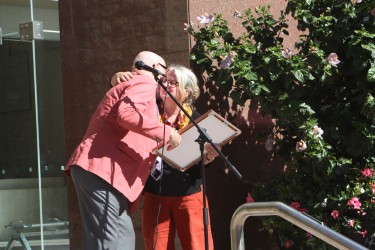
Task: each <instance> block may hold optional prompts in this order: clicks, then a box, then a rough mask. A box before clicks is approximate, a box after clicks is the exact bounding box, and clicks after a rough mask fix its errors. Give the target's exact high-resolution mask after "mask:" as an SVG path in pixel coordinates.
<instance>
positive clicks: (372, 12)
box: [371, 8, 375, 16]
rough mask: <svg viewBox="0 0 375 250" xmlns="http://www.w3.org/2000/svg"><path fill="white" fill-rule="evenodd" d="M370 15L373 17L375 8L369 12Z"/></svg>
mask: <svg viewBox="0 0 375 250" xmlns="http://www.w3.org/2000/svg"><path fill="white" fill-rule="evenodd" d="M371 15H373V16H375V8H373V9H372V10H371Z"/></svg>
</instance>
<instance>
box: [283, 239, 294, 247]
mask: <svg viewBox="0 0 375 250" xmlns="http://www.w3.org/2000/svg"><path fill="white" fill-rule="evenodd" d="M292 246H293V241H291V240H287V241H285V247H286V248H291V247H292Z"/></svg>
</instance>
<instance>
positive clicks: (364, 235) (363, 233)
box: [358, 230, 367, 238]
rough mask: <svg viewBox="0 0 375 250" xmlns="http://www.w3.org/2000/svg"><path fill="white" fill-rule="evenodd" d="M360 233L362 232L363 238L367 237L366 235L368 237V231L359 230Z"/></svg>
mask: <svg viewBox="0 0 375 250" xmlns="http://www.w3.org/2000/svg"><path fill="white" fill-rule="evenodd" d="M358 233H359V234H361V235H362V237H363V238H365V237H366V234H367V231H366V230H365V231H362V232H358Z"/></svg>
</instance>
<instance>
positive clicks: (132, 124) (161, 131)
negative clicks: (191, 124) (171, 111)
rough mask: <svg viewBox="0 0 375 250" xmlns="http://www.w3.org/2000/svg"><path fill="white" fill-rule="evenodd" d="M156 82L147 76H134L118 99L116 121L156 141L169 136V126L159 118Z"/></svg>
mask: <svg viewBox="0 0 375 250" xmlns="http://www.w3.org/2000/svg"><path fill="white" fill-rule="evenodd" d="M155 94H156V83H155V82H154V81H153V80H152V79H151V78H150V77H147V76H139V77H134V78H133V79H132V80H131V81H129V82H128V87H127V88H126V90H125V91H124V93H123V95H122V96H121V98H120V100H119V105H118V109H117V122H118V124H119V125H120V126H122V127H123V128H125V129H128V130H130V131H133V132H135V133H138V134H141V135H143V136H146V137H148V138H151V139H154V140H156V141H161V140H162V138H163V137H164V135H165V138H169V136H170V133H171V127H170V126H168V125H166V126H165V125H164V124H163V123H161V122H160V120H159V114H158V108H157V104H156V95H155Z"/></svg>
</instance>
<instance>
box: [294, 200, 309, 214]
mask: <svg viewBox="0 0 375 250" xmlns="http://www.w3.org/2000/svg"><path fill="white" fill-rule="evenodd" d="M290 206H291V207H292V208H294V209H296V210H298V211H300V212H301V213H305V212H306V211H307V210H306V209H305V208H302V207H301V204H300V203H299V202H297V201H295V202H292V203H290Z"/></svg>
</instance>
